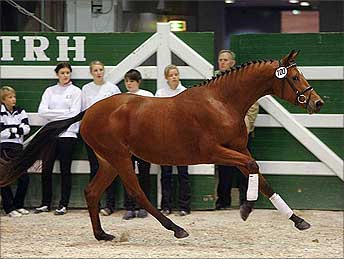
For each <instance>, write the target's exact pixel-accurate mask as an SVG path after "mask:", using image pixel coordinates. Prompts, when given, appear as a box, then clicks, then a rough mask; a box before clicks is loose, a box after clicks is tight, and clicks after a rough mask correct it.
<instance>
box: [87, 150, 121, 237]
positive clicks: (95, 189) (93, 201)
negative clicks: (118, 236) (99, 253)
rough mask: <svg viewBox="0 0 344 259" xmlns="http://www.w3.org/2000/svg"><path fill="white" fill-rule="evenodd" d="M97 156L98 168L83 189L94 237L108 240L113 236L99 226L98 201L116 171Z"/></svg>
mask: <svg viewBox="0 0 344 259" xmlns="http://www.w3.org/2000/svg"><path fill="white" fill-rule="evenodd" d="M97 158H98V162H99V169H98V171H97V173H96V175H95V177H94V178H93V179H92V181H91V182H90V183H89V184H88V186H87V187H86V189H85V198H86V202H87V206H88V212H89V214H90V218H91V223H92V229H93V234H94V237H95V238H96V239H97V240H106V241H109V240H112V239H114V238H115V237H114V236H113V235H110V234H107V233H105V231H104V230H103V229H102V227H101V223H100V218H99V201H100V198H101V195H102V194H103V192H104V191H105V189H106V188H107V187H108V186H109V185H110V184H111V183H112V181H113V180H114V179H115V178H116V176H117V173H116V171H115V170H114V169H113V168H112V167H111V166H110V164H109V163H108V162H106V161H105V160H104V159H102V158H100V157H98V156H97Z"/></svg>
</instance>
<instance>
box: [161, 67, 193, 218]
mask: <svg viewBox="0 0 344 259" xmlns="http://www.w3.org/2000/svg"><path fill="white" fill-rule="evenodd" d="M164 74H165V78H166V80H167V85H168V88H167V87H166V88H161V89H159V90H158V91H157V92H156V93H155V96H158V97H172V96H176V95H177V94H180V93H181V92H183V91H185V90H186V88H185V87H184V86H183V85H182V84H181V83H180V78H179V70H178V68H177V66H175V65H168V66H167V67H166V68H165V71H164ZM177 170H178V182H179V194H178V205H179V215H180V216H185V215H187V214H189V213H190V202H191V187H190V179H189V173H188V167H187V166H177ZM161 192H162V197H161V208H162V212H163V213H164V214H165V215H168V214H170V213H171V210H172V203H173V201H172V200H173V199H172V194H173V190H172V166H167V165H162V166H161Z"/></svg>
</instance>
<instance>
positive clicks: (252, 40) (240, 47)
mask: <svg viewBox="0 0 344 259" xmlns="http://www.w3.org/2000/svg"><path fill="white" fill-rule="evenodd" d="M343 42H344V33H307V34H301V33H297V34H292V33H290V34H289V33H288V34H246V35H244V34H243V35H233V36H232V37H231V44H232V49H233V50H234V51H235V52H236V53H237V61H238V63H239V64H240V63H243V62H246V61H248V60H256V59H264V58H267V59H270V58H272V59H278V58H282V57H283V56H284V55H286V54H288V53H289V51H290V50H292V49H297V50H301V52H300V55H299V57H298V58H297V64H298V65H299V66H342V65H343V64H344V52H343V51H340V50H341V49H342V47H343Z"/></svg>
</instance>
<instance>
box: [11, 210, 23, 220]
mask: <svg viewBox="0 0 344 259" xmlns="http://www.w3.org/2000/svg"><path fill="white" fill-rule="evenodd" d="M8 216H9V217H11V218H19V217H21V216H23V215H22V214H21V213H19V212H18V211H16V210H12V211H11V212H10V213H8Z"/></svg>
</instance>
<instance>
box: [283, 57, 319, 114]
mask: <svg viewBox="0 0 344 259" xmlns="http://www.w3.org/2000/svg"><path fill="white" fill-rule="evenodd" d="M278 63H279V68H281V67H283V66H282V63H281V61H280V60H279V61H278ZM295 66H296V63H295V62H294V63H291V64H290V65H289V66H287V67H285V68H286V70H288V68H291V67H295ZM279 79H282V80H284V79H287V81H288V84H289V86H290V87H291V88H292V89H293V91H294V92H295V95H296V98H295V104H297V103H300V104H306V108H307V107H308V104H309V101H310V99H311V98H310V97H311V92H312V91H313V87H312V86H308V87H307V88H305V89H303V90H302V91H301V92H299V91H298V90H297V88H296V86H295V84H294V82H293V80H291V79H290V78H289V77H287V75H285V76H284V77H283V78H279ZM308 91H310V92H309V95H308V98H306V96H305V93H306V92H308Z"/></svg>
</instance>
